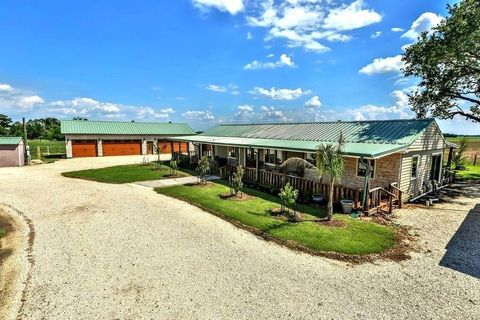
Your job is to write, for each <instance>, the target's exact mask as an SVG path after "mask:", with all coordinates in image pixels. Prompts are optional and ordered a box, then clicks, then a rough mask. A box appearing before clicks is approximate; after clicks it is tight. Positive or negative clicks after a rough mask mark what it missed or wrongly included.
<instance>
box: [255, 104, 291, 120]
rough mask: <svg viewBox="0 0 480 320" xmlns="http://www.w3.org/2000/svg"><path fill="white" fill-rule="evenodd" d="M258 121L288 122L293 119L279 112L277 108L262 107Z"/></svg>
mask: <svg viewBox="0 0 480 320" xmlns="http://www.w3.org/2000/svg"><path fill="white" fill-rule="evenodd" d="M258 119H259V120H260V121H267V122H286V121H290V120H291V119H290V118H289V117H287V116H286V115H285V113H284V112H283V111H281V110H277V109H276V108H275V107H272V106H270V107H267V106H262V107H261V108H260V113H259V114H258Z"/></svg>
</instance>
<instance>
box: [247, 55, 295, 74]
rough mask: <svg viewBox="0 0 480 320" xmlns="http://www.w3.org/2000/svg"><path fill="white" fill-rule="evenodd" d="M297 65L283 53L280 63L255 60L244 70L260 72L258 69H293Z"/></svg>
mask: <svg viewBox="0 0 480 320" xmlns="http://www.w3.org/2000/svg"><path fill="white" fill-rule="evenodd" d="M294 66H295V63H294V62H293V60H292V58H290V57H289V56H288V55H286V54H285V53H283V54H282V55H281V56H280V58H279V59H278V61H275V62H260V61H258V60H253V61H252V62H250V63H248V64H246V65H245V66H244V67H243V69H245V70H258V69H275V68H280V67H289V68H293V67H294Z"/></svg>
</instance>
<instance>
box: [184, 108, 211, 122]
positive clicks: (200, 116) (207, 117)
mask: <svg viewBox="0 0 480 320" xmlns="http://www.w3.org/2000/svg"><path fill="white" fill-rule="evenodd" d="M182 117H184V118H185V119H188V120H194V121H213V120H215V116H214V115H213V113H212V111H211V110H197V111H191V110H189V111H186V112H184V113H182Z"/></svg>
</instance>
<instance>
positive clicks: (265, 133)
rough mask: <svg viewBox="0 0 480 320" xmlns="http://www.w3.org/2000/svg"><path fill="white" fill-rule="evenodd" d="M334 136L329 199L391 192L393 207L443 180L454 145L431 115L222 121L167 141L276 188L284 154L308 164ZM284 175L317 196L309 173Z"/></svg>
mask: <svg viewBox="0 0 480 320" xmlns="http://www.w3.org/2000/svg"><path fill="white" fill-rule="evenodd" d="M340 133H342V135H343V137H344V139H345V142H346V143H345V145H344V148H343V154H344V161H345V162H344V163H345V168H344V174H343V177H342V178H341V179H340V181H339V182H337V183H339V185H340V186H339V188H338V190H337V191H338V194H336V199H341V198H351V199H352V200H355V201H357V200H358V198H359V197H360V198H361V197H362V195H363V193H364V192H365V193H367V191H368V192H369V194H370V196H371V197H372V198H371V199H370V201H371V202H381V200H382V199H383V198H384V197H386V196H387V197H393V195H395V204H397V205H401V203H402V202H405V201H407V200H408V199H411V198H412V197H415V196H418V195H420V194H422V193H424V192H427V191H428V190H431V189H432V188H433V187H438V186H439V185H441V184H442V183H444V180H445V179H446V178H447V176H446V173H445V170H444V169H443V166H442V163H443V160H444V159H443V154H444V149H446V148H453V147H455V146H454V145H451V144H449V143H447V141H446V140H445V138H444V137H443V134H442V132H441V130H440V128H439V127H438V125H437V123H436V122H435V120H433V119H423V120H385V121H337V122H311V123H268V124H226V125H220V126H217V127H214V128H212V129H209V130H206V131H205V132H203V133H201V134H199V135H195V136H188V137H187V136H183V137H171V139H172V140H179V141H190V142H192V143H193V144H194V150H195V153H196V154H197V156H198V157H200V156H204V155H207V156H209V157H210V158H211V159H212V161H213V162H214V163H216V164H217V167H220V168H222V167H223V166H226V167H228V166H235V165H242V166H243V167H245V177H246V181H250V180H254V182H256V183H259V184H260V185H265V186H267V187H269V186H271V187H281V185H282V183H285V176H284V178H283V180H282V178H281V175H282V173H281V172H277V171H278V168H279V165H280V164H281V163H283V162H284V161H285V160H287V159H289V158H291V157H299V158H303V159H305V160H307V161H310V162H312V163H315V157H316V153H315V152H316V150H317V147H318V146H319V145H320V144H328V143H336V142H337V140H338V137H339V136H340ZM449 155H450V159H449V161H451V155H452V153H451V152H450V153H449ZM368 172H370V174H369V175H368V176H367V173H368ZM284 174H285V173H284ZM279 176H280V178H279ZM317 176H318V175H317ZM287 179H288V181H289V182H291V183H292V184H294V183H296V184H297V185H296V186H297V188H298V189H300V191H304V192H307V193H315V192H322V193H324V194H325V186H322V185H321V184H319V183H318V182H315V183H317V185H315V184H312V180H315V178H314V177H313V178H312V177H307V175H306V173H292V174H291V173H288V176H287ZM298 180H303V181H300V182H298ZM279 181H283V182H279ZM337 191H335V192H337ZM392 194H393V195H392ZM364 201H365V200H364ZM364 201H363V202H364Z"/></svg>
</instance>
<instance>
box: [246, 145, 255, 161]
mask: <svg viewBox="0 0 480 320" xmlns="http://www.w3.org/2000/svg"><path fill="white" fill-rule="evenodd" d="M245 150H246V153H245V159H246V160H247V161H248V160H250V161H255V149H252V148H246V149H245Z"/></svg>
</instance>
